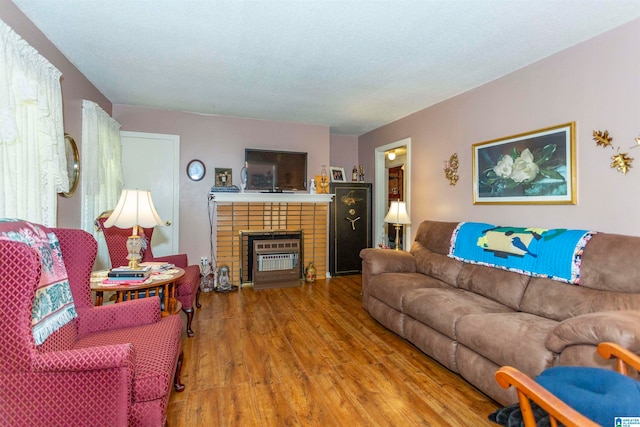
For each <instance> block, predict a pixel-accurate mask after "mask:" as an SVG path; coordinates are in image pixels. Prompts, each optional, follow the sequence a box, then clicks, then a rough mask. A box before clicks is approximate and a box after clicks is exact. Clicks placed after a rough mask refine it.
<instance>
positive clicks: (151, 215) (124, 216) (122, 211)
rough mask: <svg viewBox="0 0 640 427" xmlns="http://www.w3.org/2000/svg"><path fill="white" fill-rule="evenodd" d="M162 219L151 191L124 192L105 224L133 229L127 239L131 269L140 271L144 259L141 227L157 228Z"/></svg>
mask: <svg viewBox="0 0 640 427" xmlns="http://www.w3.org/2000/svg"><path fill="white" fill-rule="evenodd" d="M162 224H163V223H162V219H160V215H158V212H156V208H155V207H154V206H153V200H151V191H147V190H122V194H120V200H118V204H117V205H116V208H115V209H114V210H113V213H112V214H111V215H109V218H107V220H106V221H105V222H104V226H105V227H113V226H114V225H115V226H116V227H118V228H130V227H131V228H132V229H133V230H132V234H131V236H129V238H128V239H127V252H128V255H127V259H128V260H129V268H131V269H138V268H140V266H139V265H138V262H139V261H140V259H142V255H141V254H140V252H141V250H142V237H141V236H139V235H138V228H139V227H155V226H156V225H162Z"/></svg>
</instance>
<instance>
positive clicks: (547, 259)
mask: <svg viewBox="0 0 640 427" xmlns="http://www.w3.org/2000/svg"><path fill="white" fill-rule="evenodd" d="M594 234H595V232H592V231H586V230H568V229H563V228H558V229H551V230H547V229H541V228H524V227H499V226H495V225H491V224H483V223H477V222H462V223H460V224H458V226H457V227H456V229H455V230H454V232H453V234H452V236H451V246H450V248H449V257H451V258H454V259H457V260H459V261H463V262H467V263H472V264H480V265H486V266H489V267H495V268H501V269H504V270H509V271H514V272H517V273H521V274H527V275H530V276H536V277H546V278H549V279H554V280H558V281H561V282H566V283H572V284H579V283H580V265H581V262H582V251H583V249H584V247H585V245H586V244H587V242H588V241H589V240H590V239H591V237H592V236H593V235H594Z"/></svg>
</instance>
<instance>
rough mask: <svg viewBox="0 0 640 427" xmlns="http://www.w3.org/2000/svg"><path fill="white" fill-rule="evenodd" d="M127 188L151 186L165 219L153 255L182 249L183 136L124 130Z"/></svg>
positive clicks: (158, 231)
mask: <svg viewBox="0 0 640 427" xmlns="http://www.w3.org/2000/svg"><path fill="white" fill-rule="evenodd" d="M120 137H121V140H122V174H123V180H124V188H138V189H141V190H150V191H151V197H152V198H153V205H154V206H155V208H156V211H158V215H160V218H162V220H163V221H164V222H165V223H164V225H165V226H164V227H156V229H155V230H154V232H153V237H152V243H151V247H152V248H153V255H155V256H164V255H171V254H176V253H178V252H179V251H178V244H179V236H178V233H179V229H180V228H179V212H180V211H179V206H180V204H179V202H180V192H179V186H180V174H179V170H180V136H178V135H165V134H158V133H143V132H125V131H121V132H120Z"/></svg>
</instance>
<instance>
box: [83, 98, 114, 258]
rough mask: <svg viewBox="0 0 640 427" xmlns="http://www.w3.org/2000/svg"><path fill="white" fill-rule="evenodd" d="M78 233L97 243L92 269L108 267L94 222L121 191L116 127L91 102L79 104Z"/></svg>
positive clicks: (104, 113) (102, 111)
mask: <svg viewBox="0 0 640 427" xmlns="http://www.w3.org/2000/svg"><path fill="white" fill-rule="evenodd" d="M82 173H83V175H82V186H81V194H82V215H81V222H82V229H83V230H85V231H88V232H89V233H92V234H93V235H94V236H95V238H96V240H97V241H98V258H97V260H96V265H95V267H96V268H98V269H105V268H108V267H109V255H108V252H107V247H106V244H105V242H104V237H103V236H102V232H98V231H97V230H96V228H95V227H94V223H95V219H96V218H97V217H98V216H99V215H100V214H101V213H103V212H105V211H108V210H111V209H113V208H115V206H116V203H117V202H118V199H119V198H120V193H121V191H122V185H123V181H122V143H121V141H120V124H119V123H118V122H117V121H115V120H114V119H113V118H111V117H110V116H109V115H108V114H107V113H106V112H105V111H104V110H103V109H102V108H100V106H99V105H98V104H96V103H95V102H91V101H87V100H84V101H83V102H82Z"/></svg>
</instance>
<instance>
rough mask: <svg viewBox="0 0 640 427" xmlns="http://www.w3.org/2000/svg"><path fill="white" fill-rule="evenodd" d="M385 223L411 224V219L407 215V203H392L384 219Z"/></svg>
mask: <svg viewBox="0 0 640 427" xmlns="http://www.w3.org/2000/svg"><path fill="white" fill-rule="evenodd" d="M384 222H387V223H389V224H411V218H409V214H408V213H407V204H406V203H405V202H391V207H389V212H387V216H385V217H384Z"/></svg>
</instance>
